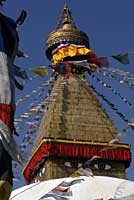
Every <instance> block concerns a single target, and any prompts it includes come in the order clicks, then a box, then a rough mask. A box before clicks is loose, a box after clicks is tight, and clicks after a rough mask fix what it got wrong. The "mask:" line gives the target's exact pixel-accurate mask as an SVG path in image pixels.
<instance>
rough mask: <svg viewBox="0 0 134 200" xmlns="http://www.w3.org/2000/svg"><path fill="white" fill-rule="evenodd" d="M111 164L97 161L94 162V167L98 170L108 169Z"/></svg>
mask: <svg viewBox="0 0 134 200" xmlns="http://www.w3.org/2000/svg"><path fill="white" fill-rule="evenodd" d="M111 167H112V166H111V165H108V164H105V163H98V164H94V168H95V169H100V170H109V169H111Z"/></svg>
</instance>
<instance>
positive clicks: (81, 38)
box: [45, 4, 90, 60]
mask: <svg viewBox="0 0 134 200" xmlns="http://www.w3.org/2000/svg"><path fill="white" fill-rule="evenodd" d="M65 42H68V43H70V44H80V45H85V47H87V48H90V45H89V39H88V36H87V35H86V33H84V32H83V31H80V30H79V29H77V28H76V26H75V23H74V21H73V18H72V14H71V11H70V9H69V8H68V6H67V5H66V4H65V5H64V8H63V9H62V11H61V15H60V18H59V21H58V24H57V27H56V30H54V31H53V32H51V33H50V34H49V35H48V37H47V39H46V45H45V51H46V56H47V58H48V59H49V60H51V59H52V51H53V49H55V48H57V46H58V45H59V44H62V43H65Z"/></svg>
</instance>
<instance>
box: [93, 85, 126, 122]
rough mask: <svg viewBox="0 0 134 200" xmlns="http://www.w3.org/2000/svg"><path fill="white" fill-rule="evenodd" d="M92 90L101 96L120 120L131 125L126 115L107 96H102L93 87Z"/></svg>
mask: <svg viewBox="0 0 134 200" xmlns="http://www.w3.org/2000/svg"><path fill="white" fill-rule="evenodd" d="M90 86H91V88H92V89H93V90H94V92H95V93H96V94H97V95H98V96H100V97H101V98H102V99H103V100H104V101H105V102H106V103H107V104H108V105H109V106H110V107H111V109H112V110H114V111H115V113H116V114H118V115H119V116H120V118H121V119H122V120H123V121H124V122H127V123H129V120H128V119H127V118H126V116H125V115H124V114H122V113H121V112H120V111H119V110H118V108H116V107H115V105H114V104H113V103H111V102H110V101H109V100H108V99H107V98H106V97H105V95H103V94H101V93H100V92H98V91H97V90H96V89H95V87H94V86H93V85H90Z"/></svg>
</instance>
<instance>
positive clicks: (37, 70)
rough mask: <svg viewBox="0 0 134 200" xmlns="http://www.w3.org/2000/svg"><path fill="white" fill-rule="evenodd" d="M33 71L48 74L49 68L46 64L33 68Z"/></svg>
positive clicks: (41, 74) (40, 74) (43, 74)
mask: <svg viewBox="0 0 134 200" xmlns="http://www.w3.org/2000/svg"><path fill="white" fill-rule="evenodd" d="M31 71H32V72H34V73H36V74H38V75H39V76H48V69H47V68H46V67H45V66H41V67H36V68H31Z"/></svg>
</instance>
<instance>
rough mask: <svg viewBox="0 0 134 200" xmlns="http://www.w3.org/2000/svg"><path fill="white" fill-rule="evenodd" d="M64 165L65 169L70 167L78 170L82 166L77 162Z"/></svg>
mask: <svg viewBox="0 0 134 200" xmlns="http://www.w3.org/2000/svg"><path fill="white" fill-rule="evenodd" d="M64 164H65V166H66V167H72V168H79V167H81V166H82V163H78V162H65V163H64Z"/></svg>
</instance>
